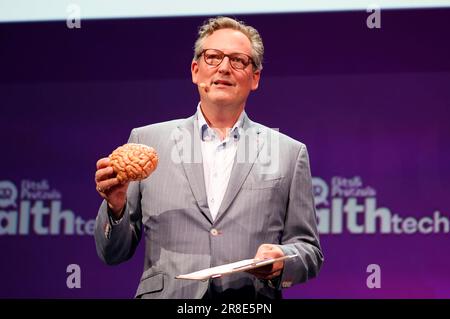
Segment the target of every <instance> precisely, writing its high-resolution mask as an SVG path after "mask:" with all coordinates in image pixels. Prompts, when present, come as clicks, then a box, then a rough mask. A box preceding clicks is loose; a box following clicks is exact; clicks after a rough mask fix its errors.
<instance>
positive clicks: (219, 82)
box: [213, 80, 233, 86]
mask: <svg viewBox="0 0 450 319" xmlns="http://www.w3.org/2000/svg"><path fill="white" fill-rule="evenodd" d="M213 84H214V85H226V86H233V83H231V82H229V81H226V80H215V81H213Z"/></svg>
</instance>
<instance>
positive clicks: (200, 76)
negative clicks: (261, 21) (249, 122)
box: [191, 29, 261, 106]
mask: <svg viewBox="0 0 450 319" xmlns="http://www.w3.org/2000/svg"><path fill="white" fill-rule="evenodd" d="M205 49H217V50H220V51H222V52H224V53H225V54H231V53H244V54H247V55H249V56H252V49H251V43H250V40H249V39H248V38H247V36H245V35H244V34H243V33H242V32H240V31H237V30H232V29H221V30H217V31H215V32H214V33H213V34H211V35H210V36H208V37H207V38H206V39H205V41H204V42H203V50H205ZM191 72H192V82H194V83H195V84H197V85H199V84H200V83H205V84H206V85H207V90H206V91H207V92H206V91H205V89H202V88H199V93H200V97H201V101H202V102H205V103H213V104H219V105H223V106H228V105H233V106H244V104H245V101H246V100H247V97H248V95H249V93H250V91H253V90H256V89H257V88H258V83H259V78H260V74H261V72H260V71H256V72H253V65H252V64H251V63H250V64H249V65H248V66H247V67H246V68H245V69H243V70H236V69H234V68H233V67H232V66H231V64H230V60H229V58H228V57H224V59H223V61H222V62H221V63H220V64H219V65H218V66H212V65H209V64H207V63H206V62H205V60H204V58H203V55H202V56H200V57H199V59H198V60H197V61H192V65H191Z"/></svg>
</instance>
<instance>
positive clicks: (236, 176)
mask: <svg viewBox="0 0 450 319" xmlns="http://www.w3.org/2000/svg"><path fill="white" fill-rule="evenodd" d="M261 135H262V134H261V130H260V129H259V128H258V127H257V126H256V125H254V124H253V123H252V122H251V121H250V119H249V118H248V117H247V115H246V114H245V117H244V125H243V132H242V134H241V136H240V138H239V142H238V147H237V151H236V158H235V160H234V164H233V168H232V170H231V175H230V181H229V182H228V187H227V190H226V191H225V195H224V197H223V200H222V203H221V205H220V208H219V211H218V213H217V218H216V220H215V221H214V222H215V223H217V222H218V221H219V220H220V219H221V218H222V217H223V215H224V213H225V212H226V210H227V209H228V207H229V206H230V205H231V203H232V202H233V200H234V198H235V197H236V195H237V194H238V192H239V190H240V189H241V187H242V184H243V183H244V181H245V180H246V178H247V176H248V174H249V172H250V170H251V169H252V167H253V164H254V163H255V161H256V159H257V158H258V155H259V152H260V150H261V148H262V146H263V145H264V139H263V138H261Z"/></svg>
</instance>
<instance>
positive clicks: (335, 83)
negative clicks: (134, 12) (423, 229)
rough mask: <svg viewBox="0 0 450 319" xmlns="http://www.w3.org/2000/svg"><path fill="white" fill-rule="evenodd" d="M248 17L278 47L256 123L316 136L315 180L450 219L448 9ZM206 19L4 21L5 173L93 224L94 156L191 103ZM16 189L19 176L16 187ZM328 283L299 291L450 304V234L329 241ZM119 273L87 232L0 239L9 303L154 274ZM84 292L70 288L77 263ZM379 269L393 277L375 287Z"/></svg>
mask: <svg viewBox="0 0 450 319" xmlns="http://www.w3.org/2000/svg"><path fill="white" fill-rule="evenodd" d="M367 16H368V13H366V12H364V11H361V12H334V13H308V14H285V15H251V16H239V18H241V19H243V20H244V21H246V22H247V23H248V24H250V25H253V26H255V27H256V28H257V29H258V30H259V31H260V33H261V35H262V37H263V40H264V42H265V46H266V55H265V64H264V70H263V73H262V81H261V85H260V88H259V90H258V91H257V92H255V93H254V94H253V95H252V96H251V97H250V99H249V101H248V103H247V107H246V110H247V113H248V114H249V116H250V117H251V118H252V119H253V120H254V121H257V122H260V123H263V124H265V125H267V126H269V127H274V128H279V129H280V131H281V132H283V133H285V134H287V135H290V136H292V137H293V138H296V139H298V140H300V141H302V142H304V143H305V144H307V146H308V149H309V153H310V160H311V169H312V174H313V176H318V177H321V178H322V179H324V180H326V181H327V182H329V181H330V179H331V178H332V177H333V176H343V177H348V178H351V177H353V176H361V178H362V180H363V183H364V184H365V185H370V186H371V187H373V188H375V189H376V191H377V206H378V207H388V208H389V209H390V210H391V211H392V213H398V214H400V215H402V216H403V217H406V216H415V217H421V216H430V215H431V214H432V212H433V211H434V210H439V211H440V212H441V215H444V216H447V217H450V211H449V204H448V195H449V194H450V166H449V163H450V148H449V146H450V145H449V144H450V126H449V125H448V122H449V119H450V59H449V57H450V41H449V38H450V25H449V23H450V10H409V11H382V15H381V17H382V20H381V29H368V28H367V27H366V18H367ZM204 19H205V18H204V17H189V18H161V19H134V20H133V19H131V20H129V19H122V20H98V21H82V28H81V29H79V30H77V29H73V30H70V29H67V28H66V24H65V21H61V22H45V23H42V22H41V23H17V24H16V23H10V24H0V121H1V122H0V123H1V125H0V136H1V140H2V142H1V143H2V148H1V149H2V156H1V157H0V164H1V166H0V167H1V174H0V181H2V180H10V181H12V182H14V183H16V185H18V184H19V183H20V181H21V180H23V179H30V180H35V181H40V180H42V179H46V180H48V182H49V184H50V187H51V188H55V189H57V190H58V191H60V192H61V193H62V208H63V209H70V210H72V211H73V212H74V213H75V215H77V216H81V217H82V218H83V219H85V220H86V219H92V218H95V216H96V213H97V209H98V206H99V204H100V202H101V200H100V198H99V196H98V195H97V193H96V192H95V186H94V172H95V163H96V161H97V159H98V158H100V157H103V156H107V155H108V154H109V153H110V152H111V151H112V150H113V149H114V148H116V147H117V146H118V145H121V144H123V143H125V142H126V140H127V138H128V135H129V132H130V130H131V129H132V128H133V127H138V126H142V125H146V124H149V123H155V122H160V121H165V120H170V119H174V118H182V117H188V116H190V115H192V114H193V113H194V112H195V107H196V104H197V101H198V96H197V93H196V88H195V87H194V86H193V84H192V83H191V80H190V61H191V59H192V48H193V43H194V41H195V38H196V30H197V27H198V26H199V25H200V24H201V23H202V22H203V20H204ZM18 186H19V185H18ZM321 242H322V246H323V251H324V254H325V258H326V261H325V263H324V266H323V269H322V272H321V273H320V275H319V277H318V278H316V279H314V280H311V281H310V282H308V283H306V284H304V285H298V286H295V287H293V288H290V289H287V290H285V297H287V298H450V272H449V269H450V254H449V253H448V252H449V248H448V246H449V234H448V233H447V234H443V233H440V234H429V235H423V234H413V235H394V234H374V235H355V234H349V233H344V234H340V235H322V236H321ZM143 248H144V247H143V246H142V245H140V246H139V248H138V251H137V252H136V254H135V256H134V258H133V259H132V260H131V261H129V262H126V263H124V264H121V265H119V266H115V267H110V266H106V265H104V264H102V262H101V261H100V260H99V259H98V257H97V255H96V252H95V246H94V239H93V237H91V236H63V235H56V236H50V235H49V236H38V235H29V236H19V235H16V236H5V235H3V236H0V251H1V252H2V253H1V261H0V297H2V298H49V297H51V298H71V297H75V298H91V297H95V298H110V297H118V298H131V297H133V296H134V293H135V289H136V288H137V284H138V280H139V277H140V275H141V271H142V268H143ZM72 263H75V264H78V265H80V267H81V274H82V287H81V289H68V288H67V287H66V278H67V275H68V274H67V273H66V267H67V265H68V264H72ZM372 263H375V264H379V265H380V266H381V270H382V287H381V288H380V289H368V288H367V286H366V278H367V276H368V274H367V273H366V267H367V265H369V264H372Z"/></svg>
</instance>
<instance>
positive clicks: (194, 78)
mask: <svg viewBox="0 0 450 319" xmlns="http://www.w3.org/2000/svg"><path fill="white" fill-rule="evenodd" d="M197 74H198V61H195V60H192V63H191V75H192V83H195V84H198V80H197Z"/></svg>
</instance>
